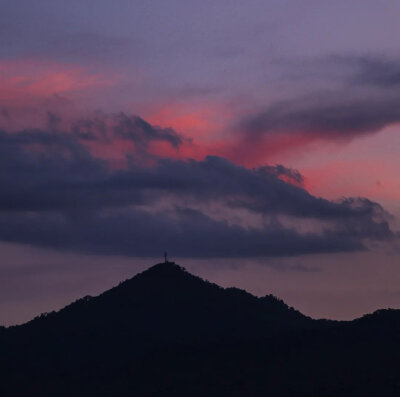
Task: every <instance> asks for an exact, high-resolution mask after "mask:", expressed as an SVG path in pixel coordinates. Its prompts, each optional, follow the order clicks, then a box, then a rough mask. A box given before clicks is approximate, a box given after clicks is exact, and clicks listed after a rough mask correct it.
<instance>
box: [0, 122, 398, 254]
mask: <svg viewBox="0 0 400 397" xmlns="http://www.w3.org/2000/svg"><path fill="white" fill-rule="evenodd" d="M53 121H54V120H53ZM91 123H92V124H93V123H94V124H96V122H95V121H93V120H92V121H90V120H86V121H81V122H80V123H79V129H78V130H77V129H75V130H73V131H75V133H70V132H69V133H66V132H58V131H57V130H55V129H54V125H53V126H52V128H51V129H50V130H35V131H20V132H13V133H8V132H6V131H1V132H0V169H1V172H0V186H1V190H2V194H1V196H0V220H1V222H0V240H3V241H9V242H22V243H28V244H33V245H39V246H46V247H53V248H57V249H66V250H75V251H83V252H92V253H106V254H122V255H130V256H154V255H157V253H159V252H162V251H163V250H165V249H168V250H171V251H173V252H174V255H176V256H190V257H255V256H269V255H276V256H278V255H296V254H301V253H321V252H340V251H354V250H362V249H365V247H366V246H365V244H366V242H367V241H384V240H388V239H391V238H393V235H394V234H393V232H392V231H391V229H390V227H389V223H388V220H387V218H388V216H387V214H386V213H385V211H384V210H383V208H382V207H380V206H379V205H378V204H376V203H373V202H371V201H369V200H367V199H362V198H348V199H343V200H341V201H339V202H333V201H329V200H325V199H322V198H318V197H315V196H312V195H311V194H309V193H308V192H307V191H306V190H304V189H303V188H301V187H299V186H298V184H299V183H301V175H300V174H298V173H297V172H296V171H294V170H291V169H287V168H285V167H283V166H280V165H279V166H266V167H259V168H256V169H246V168H244V167H241V166H238V165H235V164H233V163H231V162H229V161H228V160H226V159H223V158H220V157H207V158H206V159H205V160H203V161H195V160H188V161H182V160H171V159H161V160H158V161H157V163H156V164H155V165H153V166H151V167H148V166H143V165H140V162H138V161H136V160H135V159H133V160H132V161H130V162H129V165H128V166H127V167H126V168H124V169H113V168H112V167H110V165H109V163H108V162H107V161H106V160H102V159H99V158H96V157H94V156H93V155H92V154H91V153H90V152H89V151H88V149H87V148H86V146H85V144H84V143H85V142H86V139H87V136H88V134H89V135H90V134H93V139H98V124H96V125H97V127H96V128H97V129H96V133H94V130H93V128H92V124H91ZM101 125H102V124H101V123H100V126H101ZM117 125H118V126H121V127H118V128H117V129H114V132H113V133H118V134H120V136H123V137H125V138H127V139H133V140H135V142H136V141H137V140H138V141H139V142H145V144H144V145H139V146H138V147H139V148H140V150H145V149H144V147H145V146H146V142H148V141H151V140H154V139H155V140H157V139H161V140H166V141H168V142H169V143H170V144H171V145H172V146H175V145H179V144H180V140H179V139H180V138H179V136H178V135H177V134H176V133H175V132H173V131H172V130H160V129H157V128H155V127H152V126H150V125H149V124H147V123H146V122H145V121H143V120H141V119H138V118H133V119H132V118H129V117H128V116H125V115H124V116H121V123H120V124H117ZM91 128H92V129H91ZM100 129H101V128H100ZM76 131H78V132H79V133H76ZM138 131H139V132H138ZM108 144H109V145H111V144H112V142H109V143H108ZM282 178H286V180H292V181H294V182H296V184H297V186H296V185H294V184H291V183H288V182H285V181H284V180H282ZM166 204H168V205H167V206H165V205H166ZM215 206H217V208H222V209H225V210H228V211H229V212H230V214H232V215H231V216H232V221H231V220H230V219H228V220H226V219H225V220H224V219H220V218H218V217H215V216H212V214H210V212H209V211H208V210H207V209H210V208H215ZM218 206H219V207H218ZM237 211H239V212H240V211H242V212H243V211H245V213H247V214H248V216H253V215H254V216H256V217H257V218H258V219H260V220H261V222H260V224H259V225H258V226H254V225H252V224H247V225H246V224H241V223H237V222H236V223H235V221H234V218H235V214H236V212H237ZM252 214H253V215H252ZM282 217H283V218H285V219H289V220H290V226H288V225H287V224H285V222H284V221H283V220H282V219H283V218H282ZM304 222H306V223H307V224H308V225H311V226H313V225H316V227H310V228H308V229H307V231H302V230H301V228H299V227H297V225H300V224H301V223H304Z"/></svg>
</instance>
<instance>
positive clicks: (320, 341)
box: [0, 262, 400, 397]
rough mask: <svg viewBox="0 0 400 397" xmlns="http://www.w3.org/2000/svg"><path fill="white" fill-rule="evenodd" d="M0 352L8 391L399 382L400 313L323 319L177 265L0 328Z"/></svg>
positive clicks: (352, 392) (129, 391) (316, 387)
mask: <svg viewBox="0 0 400 397" xmlns="http://www.w3.org/2000/svg"><path fill="white" fill-rule="evenodd" d="M0 349H1V350H0V354H1V356H2V357H3V360H0V371H1V372H2V373H4V374H5V378H4V379H6V381H5V382H4V384H3V385H1V384H0V392H3V394H2V395H4V396H18V397H19V396H26V395H33V396H35V395H38V396H39V395H40V396H41V397H43V396H44V397H50V396H54V395H57V396H61V397H64V396H65V397H67V396H71V397H72V396H74V397H75V396H82V397H83V396H85V397H87V396H96V397H98V396H111V395H112V396H114V395H116V396H142V395H143V396H150V395H151V396H158V395H160V396H187V395H193V396H197V395H198V396H203V395H218V396H224V395H227V396H228V395H229V396H232V395H233V396H234V395H244V396H251V395H260V396H262V395H266V394H268V395H274V396H292V395H295V396H297V395H299V396H303V395H304V396H310V395H318V396H324V395H327V396H328V395H329V396H331V395H340V396H342V395H344V396H346V395H348V396H357V395H362V396H368V395H383V396H385V395H386V394H385V393H383V394H382V390H388V393H389V391H390V393H392V392H397V390H399V391H400V381H398V380H397V378H398V377H396V376H397V373H399V372H400V364H399V362H400V360H398V359H399V358H400V311H399V310H394V309H392V310H380V311H376V312H374V313H371V314H369V315H366V316H363V317H361V318H359V319H355V320H353V321H347V322H340V321H330V320H314V319H311V318H310V317H307V316H304V315H303V314H302V313H300V312H298V311H297V310H295V309H293V308H290V307H289V306H287V305H286V304H285V303H284V302H283V301H281V300H279V299H278V298H276V297H273V296H272V295H266V296H264V297H256V296H253V295H252V294H250V293H248V292H246V291H244V290H241V289H238V288H222V287H220V286H218V285H216V284H213V283H210V282H208V281H205V280H203V279H201V278H200V277H197V276H194V275H192V274H191V273H189V272H187V271H186V270H185V269H184V268H183V267H181V266H179V265H177V264H175V263H173V262H166V263H159V264H157V265H155V266H152V267H150V268H149V269H147V270H145V271H143V272H141V273H139V274H137V275H136V276H134V277H132V278H130V279H127V280H125V281H123V282H121V283H120V284H119V285H117V286H115V287H113V288H111V289H109V290H107V291H104V292H103V293H101V294H99V295H98V296H96V297H89V296H86V297H83V298H81V299H78V300H77V301H75V302H73V303H71V304H70V305H67V306H66V307H64V308H63V309H61V310H59V311H57V312H52V313H48V314H44V315H41V316H39V317H37V318H35V319H33V320H31V321H29V322H28V323H25V324H22V325H18V326H12V327H8V328H2V329H0ZM349 374H352V375H351V376H350V375H349ZM315 376H317V377H319V380H318V381H315V380H313V379H314V377H315ZM288 377H290V378H291V379H293V382H294V384H295V385H296V390H297V391H298V392H296V393H297V394H296V393H294V392H293V390H292V388H291V386H290V382H289V383H287V382H286V381H285V379H287V378H288ZM374 378H376V380H373V379H374ZM371 379H372V380H371ZM293 382H292V383H293ZM2 388H3V390H2ZM382 388H383V389H382ZM371 391H373V392H375V394H368V393H370V392H371ZM378 391H379V393H378ZM325 392H326V393H325ZM35 393H36V394H35ZM324 393H325V394H324ZM332 393H333V394H332ZM335 393H336V394H335ZM346 393H347V394H346ZM376 393H378V394H376ZM387 395H399V394H387Z"/></svg>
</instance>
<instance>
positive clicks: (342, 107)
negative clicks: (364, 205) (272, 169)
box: [239, 56, 400, 140]
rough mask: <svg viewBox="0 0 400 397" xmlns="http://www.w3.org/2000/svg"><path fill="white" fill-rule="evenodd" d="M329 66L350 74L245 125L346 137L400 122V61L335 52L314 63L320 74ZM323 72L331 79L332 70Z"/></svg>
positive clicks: (248, 130) (259, 133)
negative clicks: (333, 86) (335, 85)
mask: <svg viewBox="0 0 400 397" xmlns="http://www.w3.org/2000/svg"><path fill="white" fill-rule="evenodd" d="M324 66H325V67H326V66H329V68H330V69H332V67H335V70H336V71H337V70H346V71H347V74H348V76H347V77H346V78H344V79H343V81H340V84H339V82H338V84H337V86H338V87H337V88H336V89H335V90H325V91H315V92H313V93H311V94H309V95H307V96H303V97H297V98H295V99H293V100H287V101H282V102H278V103H275V104H273V105H271V106H269V107H267V108H266V109H264V110H260V111H259V112H258V113H255V114H254V115H252V116H250V117H246V118H245V119H243V120H242V121H241V122H240V123H239V128H240V130H241V131H242V132H243V133H244V134H245V135H247V136H249V137H253V138H257V137H268V136H269V135H271V134H308V135H313V136H315V137H316V138H320V139H328V140H346V139H351V138H354V137H356V136H360V135H364V134H368V133H373V132H377V131H379V130H381V129H383V128H385V127H387V126H390V125H393V124H397V123H399V122H400V107H399V102H400V91H399V89H398V88H399V83H400V61H398V60H393V59H384V58H382V59H381V58H378V57H371V56H360V57H346V56H333V57H329V58H328V59H327V60H325V61H324V62H319V63H318V62H316V63H315V64H313V66H311V68H315V70H318V73H319V74H320V73H321V71H320V70H319V69H323V68H324ZM349 70H350V74H349V73H348V72H349ZM324 77H325V79H327V80H328V79H329V73H328V72H327V73H326V74H324ZM343 83H344V84H345V86H344V87H342V84H343ZM340 87H342V88H340Z"/></svg>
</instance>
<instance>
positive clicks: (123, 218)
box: [0, 209, 387, 257]
mask: <svg viewBox="0 0 400 397" xmlns="http://www.w3.org/2000/svg"><path fill="white" fill-rule="evenodd" d="M175 215H177V216H171V217H170V216H168V214H166V213H156V214H150V213H148V212H145V211H140V210H133V211H129V212H126V213H120V214H105V215H95V216H90V215H89V216H87V217H81V216H77V217H68V216H66V217H60V216H57V215H53V214H45V215H43V214H38V215H37V216H28V215H26V214H22V213H12V214H10V213H8V214H6V215H4V216H2V217H1V219H2V222H1V223H0V238H1V239H2V240H3V241H12V242H22V243H28V244H33V245H38V246H42V247H50V248H55V249H62V250H65V249H66V250H73V251H80V252H89V253H98V254H118V255H129V256H154V255H155V254H156V253H159V252H163V251H164V250H165V249H166V248H168V249H169V250H171V252H174V255H175V256H187V257H262V256H290V255H296V254H312V253H323V252H325V253H326V252H344V251H345V252H347V251H356V250H361V249H364V248H365V247H364V245H363V243H362V237H363V236H362V235H361V236H360V235H359V234H355V233H353V230H337V231H325V232H324V233H322V234H317V233H306V234H300V233H298V232H297V231H296V230H294V229H290V228H284V227H283V226H281V225H279V224H277V223H275V224H271V225H268V226H265V227H264V228H262V229H255V228H244V227H241V226H237V225H229V224H228V223H226V222H222V221H216V220H213V219H211V218H210V217H208V216H206V215H204V214H203V213H201V212H199V211H195V210H192V209H178V210H177V212H176V214H175ZM376 237H377V236H373V238H374V239H375V238H376ZM382 237H383V238H385V237H387V231H385V234H384V235H382Z"/></svg>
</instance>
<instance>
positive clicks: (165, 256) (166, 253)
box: [164, 251, 168, 263]
mask: <svg viewBox="0 0 400 397" xmlns="http://www.w3.org/2000/svg"><path fill="white" fill-rule="evenodd" d="M164 263H168V252H167V251H165V252H164Z"/></svg>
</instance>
